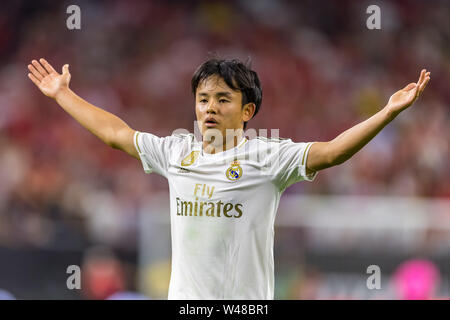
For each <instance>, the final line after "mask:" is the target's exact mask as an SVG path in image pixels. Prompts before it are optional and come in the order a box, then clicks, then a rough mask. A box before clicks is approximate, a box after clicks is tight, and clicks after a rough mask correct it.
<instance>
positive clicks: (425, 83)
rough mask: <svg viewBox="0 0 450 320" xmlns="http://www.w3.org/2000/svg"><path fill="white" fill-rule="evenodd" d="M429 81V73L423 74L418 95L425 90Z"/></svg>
mask: <svg viewBox="0 0 450 320" xmlns="http://www.w3.org/2000/svg"><path fill="white" fill-rule="evenodd" d="M430 79H431V72H427V73H426V74H425V78H424V80H423V82H422V84H421V85H420V86H419V94H421V93H422V91H423V90H424V89H425V87H426V86H427V84H428V82H430Z"/></svg>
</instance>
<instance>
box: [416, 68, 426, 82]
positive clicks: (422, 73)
mask: <svg viewBox="0 0 450 320" xmlns="http://www.w3.org/2000/svg"><path fill="white" fill-rule="evenodd" d="M426 72H427V70H425V69H422V71H421V72H420V76H419V81H417V85H418V86H420V85H421V84H422V82H423V80H424V79H425V73H426Z"/></svg>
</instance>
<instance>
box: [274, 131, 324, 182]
mask: <svg viewBox="0 0 450 320" xmlns="http://www.w3.org/2000/svg"><path fill="white" fill-rule="evenodd" d="M313 143H314V142H292V140H291V139H281V140H279V141H278V142H271V147H270V149H271V152H270V153H271V156H270V167H271V170H270V171H271V173H272V175H273V177H274V181H275V183H276V184H277V186H278V187H279V188H280V189H285V188H287V187H289V186H290V185H291V184H293V183H295V182H299V181H313V180H314V179H315V177H316V176H317V171H315V172H312V173H309V174H307V173H306V160H307V158H308V152H309V150H310V148H311V146H312V145H313Z"/></svg>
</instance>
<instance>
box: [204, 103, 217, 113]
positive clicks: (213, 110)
mask: <svg viewBox="0 0 450 320" xmlns="http://www.w3.org/2000/svg"><path fill="white" fill-rule="evenodd" d="M206 113H208V114H210V113H212V114H216V113H217V108H216V104H215V103H214V102H213V101H211V103H209V104H208V108H207V109H206Z"/></svg>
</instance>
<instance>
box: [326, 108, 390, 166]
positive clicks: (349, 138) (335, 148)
mask: <svg viewBox="0 0 450 320" xmlns="http://www.w3.org/2000/svg"><path fill="white" fill-rule="evenodd" d="M395 116H396V114H395V113H392V112H391V111H390V110H389V109H388V108H386V107H385V108H383V109H382V110H380V111H379V112H377V113H376V114H374V115H373V116H372V117H370V118H369V119H367V120H365V121H363V122H361V123H359V124H357V125H355V126H354V127H351V128H350V129H348V130H346V131H344V132H343V133H341V134H340V135H339V136H337V137H336V138H335V139H333V140H332V141H330V142H329V145H328V148H329V152H330V154H331V159H332V163H331V165H332V166H333V165H338V164H341V163H343V162H345V161H347V160H348V159H350V158H351V157H352V156H353V155H354V154H355V153H356V152H358V151H359V150H360V149H361V148H362V147H364V146H365V145H366V144H367V143H368V142H369V141H370V140H372V139H373V137H375V136H376V135H377V134H378V133H379V132H380V131H381V130H382V129H383V128H384V127H385V126H386V125H387V124H388V123H389V122H391V121H392V120H393V119H394V118H395Z"/></svg>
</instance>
